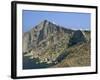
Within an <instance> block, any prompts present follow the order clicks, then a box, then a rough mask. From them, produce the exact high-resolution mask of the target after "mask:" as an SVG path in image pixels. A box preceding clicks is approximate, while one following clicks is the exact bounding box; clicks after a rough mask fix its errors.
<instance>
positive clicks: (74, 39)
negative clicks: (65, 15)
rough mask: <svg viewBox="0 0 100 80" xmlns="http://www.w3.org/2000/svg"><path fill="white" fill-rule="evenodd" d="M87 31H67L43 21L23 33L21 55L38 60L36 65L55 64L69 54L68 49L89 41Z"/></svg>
mask: <svg viewBox="0 0 100 80" xmlns="http://www.w3.org/2000/svg"><path fill="white" fill-rule="evenodd" d="M89 35H90V33H89V31H81V30H72V29H67V28H64V27H62V26H59V25H57V24H54V23H52V22H50V21H47V20H43V21H42V22H40V23H39V24H37V25H36V26H35V27H33V28H32V29H31V30H30V31H28V32H25V33H23V41H22V42H23V44H22V48H23V55H24V56H30V57H29V58H30V59H34V58H35V59H39V62H38V63H44V62H45V63H47V64H51V63H53V64H57V63H58V62H61V61H62V60H63V59H64V58H65V57H67V55H68V54H69V52H68V51H69V48H72V47H73V46H75V45H78V44H79V43H80V44H79V45H83V44H85V43H87V42H88V41H89V39H87V38H88V36H89Z"/></svg>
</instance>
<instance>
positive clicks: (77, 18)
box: [22, 10, 91, 32]
mask: <svg viewBox="0 0 100 80" xmlns="http://www.w3.org/2000/svg"><path fill="white" fill-rule="evenodd" d="M43 20H48V21H50V22H53V23H55V24H57V25H61V26H63V27H65V28H70V29H75V30H77V29H84V30H90V26H91V25H90V24H91V23H90V20H91V14H90V13H78V12H76V13H75V12H53V11H34V10H23V12H22V26H23V32H27V31H29V30H30V29H31V28H33V27H35V26H36V25H37V24H39V23H40V22H42V21H43Z"/></svg>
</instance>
